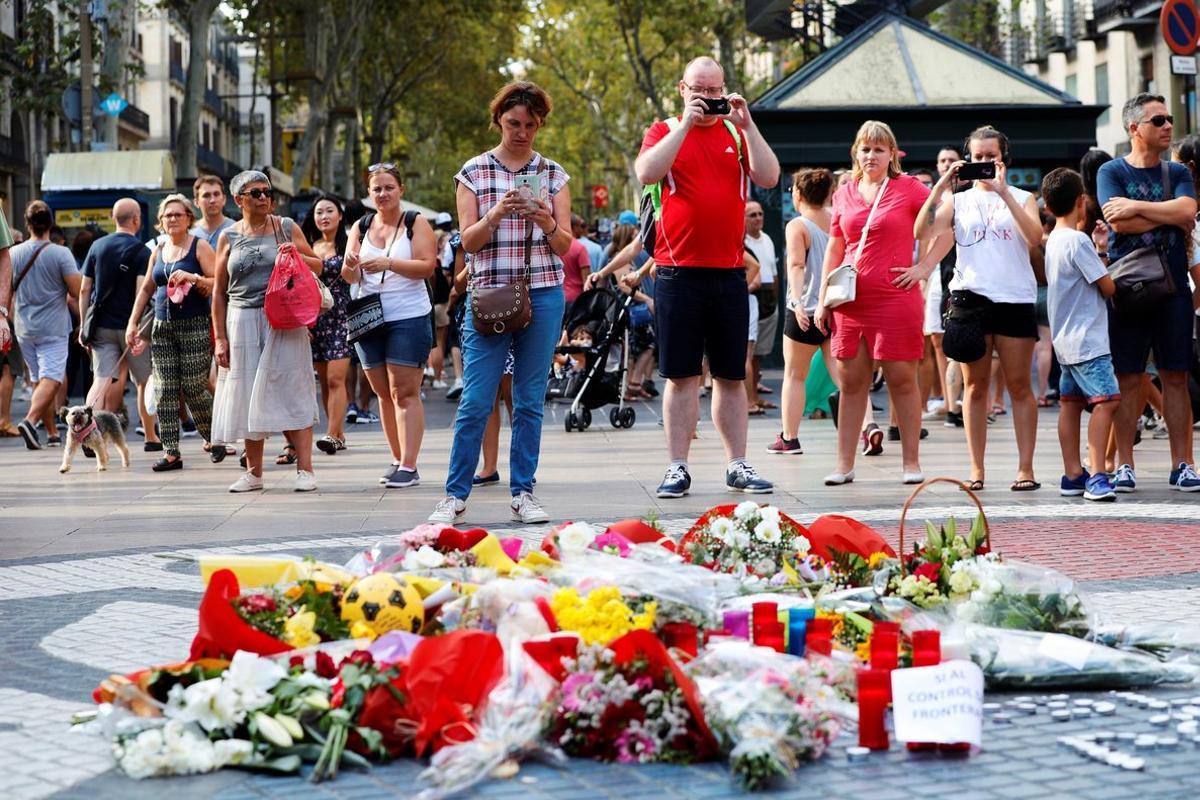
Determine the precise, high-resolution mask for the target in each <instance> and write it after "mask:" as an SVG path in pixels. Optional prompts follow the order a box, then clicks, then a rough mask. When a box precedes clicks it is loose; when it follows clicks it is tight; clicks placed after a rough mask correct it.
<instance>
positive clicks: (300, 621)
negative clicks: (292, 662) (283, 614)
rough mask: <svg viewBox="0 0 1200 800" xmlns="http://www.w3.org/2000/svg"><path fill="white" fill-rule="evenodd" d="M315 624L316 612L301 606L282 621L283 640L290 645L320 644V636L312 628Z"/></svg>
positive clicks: (308, 645) (309, 645)
mask: <svg viewBox="0 0 1200 800" xmlns="http://www.w3.org/2000/svg"><path fill="white" fill-rule="evenodd" d="M316 625H317V614H316V612H315V611H305V610H304V607H303V606H301V607H300V610H299V611H297V612H296V613H295V614H293V615H292V616H291V617H289V618H288V620H287V621H286V622H284V623H283V640H284V641H285V642H287V643H288V644H290V645H291V646H292V647H312V646H313V645H314V644H320V642H321V637H320V636H317V634H316V631H314V630H313V629H314V628H315V627H316Z"/></svg>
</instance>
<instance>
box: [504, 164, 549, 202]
mask: <svg viewBox="0 0 1200 800" xmlns="http://www.w3.org/2000/svg"><path fill="white" fill-rule="evenodd" d="M513 188H515V189H516V190H517V191H518V192H520V193H521V196H522V197H524V198H525V199H526V200H527V201H529V209H530V211H533V210H535V209H536V205H535V204H534V201H535V200H540V201H542V202H543V203H544V202H547V201H548V200H549V198H550V190H549V187H548V186H547V185H546V181H545V175H544V174H542V173H540V172H534V173H530V174H525V175H515V176H513Z"/></svg>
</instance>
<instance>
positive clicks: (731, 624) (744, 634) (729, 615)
mask: <svg viewBox="0 0 1200 800" xmlns="http://www.w3.org/2000/svg"><path fill="white" fill-rule="evenodd" d="M723 620H724V625H725V630H727V631H729V633H730V635H732V636H736V637H738V638H739V639H749V638H750V612H749V611H744V610H741V609H730V610H729V611H726V612H725V614H724V617H723Z"/></svg>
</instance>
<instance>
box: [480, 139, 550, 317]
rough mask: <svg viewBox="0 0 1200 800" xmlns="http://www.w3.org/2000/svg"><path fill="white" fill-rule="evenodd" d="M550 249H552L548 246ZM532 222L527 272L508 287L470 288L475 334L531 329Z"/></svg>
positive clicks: (543, 168)
mask: <svg viewBox="0 0 1200 800" xmlns="http://www.w3.org/2000/svg"><path fill="white" fill-rule="evenodd" d="M537 171H538V173H539V174H540V173H542V172H545V171H546V159H544V158H543V159H541V163H540V164H538V170H537ZM547 246H549V245H548V244H547ZM532 258H533V223H532V222H530V221H526V223H525V269H524V270H523V271H522V272H521V277H520V278H518V279H517V280H516V281H514V282H513V283H510V284H508V285H507V286H496V287H494V288H491V289H478V288H475V287H474V286H472V287H471V321H472V324H473V325H474V326H475V330H476V332H478V333H480V334H482V335H483V336H497V335H499V334H502V333H516V332H517V331H519V330H523V329H524V328H526V327H528V325H529V323H530V321H531V320H532V319H533V306H532V305H531V303H530V300H529V282H530V280H531V277H532V273H533V269H532V267H531V266H530V262H531V261H532Z"/></svg>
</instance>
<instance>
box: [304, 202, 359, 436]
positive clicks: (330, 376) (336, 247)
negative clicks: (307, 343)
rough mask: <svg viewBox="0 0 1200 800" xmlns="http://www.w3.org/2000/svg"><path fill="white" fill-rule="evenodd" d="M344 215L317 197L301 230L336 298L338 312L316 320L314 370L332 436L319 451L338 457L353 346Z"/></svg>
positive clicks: (337, 206)
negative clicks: (345, 268) (344, 267)
mask: <svg viewBox="0 0 1200 800" xmlns="http://www.w3.org/2000/svg"><path fill="white" fill-rule="evenodd" d="M344 219H345V212H344V211H343V209H342V203H341V201H340V200H338V199H337V198H336V197H333V196H331V195H327V194H319V195H317V198H316V201H315V202H314V203H313V205H312V210H311V211H309V213H308V216H307V217H305V218H304V222H303V223H302V224H301V225H300V230H301V231H303V232H304V238H305V240H306V241H307V242H308V243H309V244H310V245H311V246H312V249H313V252H314V253H316V254H317V257H318V258H320V259H321V265H322V266H321V276H320V281H321V282H322V283H324V284H325V286H326V287H327V288H328V289H329V293H330V294H331V295H333V308H331V309H329V310H328V311H326V312H324V313H323V314H321V316H319V317H318V318H317V324H316V325H315V326H313V331H312V357H313V367H315V368H316V370H317V380H318V382H319V383H320V384H321V400H322V402H324V404H325V415H326V417H328V419H329V430H328V431H326V433H325V435H324V436H322V437H321V438H320V439H318V440H317V449H318V450H320V451H321V452H322V453H328V454H329V455H333V454H334V453H336V452H337V451H339V450H345V449H346V405H347V396H346V374H347V372H349V370H350V349H351V348H350V343H349V341H347V339H346V333H347V330H346V306H348V305H349V304H350V284H348V283H346V281H345V279H344V278H342V254H343V253H345V252H346V243H347V241H348V238H347V236H346V228H345V225H344V224H343V221H344Z"/></svg>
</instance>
